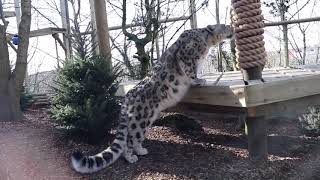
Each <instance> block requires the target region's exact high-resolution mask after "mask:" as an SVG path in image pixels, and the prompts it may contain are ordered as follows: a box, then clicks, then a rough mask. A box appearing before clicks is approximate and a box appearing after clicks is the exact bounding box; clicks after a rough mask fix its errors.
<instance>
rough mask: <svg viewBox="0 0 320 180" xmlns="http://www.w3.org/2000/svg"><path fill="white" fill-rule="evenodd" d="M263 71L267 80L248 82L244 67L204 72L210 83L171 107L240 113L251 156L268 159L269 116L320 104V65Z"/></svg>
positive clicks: (297, 112) (126, 86)
mask: <svg viewBox="0 0 320 180" xmlns="http://www.w3.org/2000/svg"><path fill="white" fill-rule="evenodd" d="M262 74H263V76H262V77H263V79H264V82H262V81H260V80H259V81H250V82H249V84H248V85H246V84H245V83H244V81H243V79H242V74H241V72H240V71H238V72H226V73H224V74H223V75H222V76H221V74H219V73H215V74H207V75H204V76H203V77H202V78H204V79H206V80H207V84H206V85H204V86H201V87H192V88H191V89H190V90H189V92H188V94H187V95H186V97H185V98H184V99H183V100H182V102H180V103H179V104H178V105H177V106H175V107H172V108H170V109H168V111H175V112H192V111H193V112H209V113H228V114H233V115H238V117H239V120H240V119H242V120H245V125H246V134H247V137H248V151H249V157H250V158H252V159H254V160H261V159H266V158H267V155H268V151H267V149H268V148H267V144H268V141H267V130H266V129H267V128H266V127H267V120H268V119H270V118H273V117H279V116H282V117H285V116H287V115H291V116H292V115H300V114H301V113H304V112H305V111H306V110H307V107H308V106H313V105H319V104H320V65H306V66H300V67H296V68H276V69H264V71H263V73H262ZM219 77H220V79H219ZM137 83H138V81H135V82H125V83H122V84H121V85H120V87H119V89H118V92H117V95H118V96H124V95H125V94H126V93H127V92H128V91H129V90H130V89H131V88H133V87H134V86H135V85H136V84H137ZM283 115H284V116H283Z"/></svg>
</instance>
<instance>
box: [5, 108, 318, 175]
mask: <svg viewBox="0 0 320 180" xmlns="http://www.w3.org/2000/svg"><path fill="white" fill-rule="evenodd" d="M25 117H26V118H25V119H24V120H23V121H22V122H15V123H0V180H47V179H48V180H64V179H65V180H69V179H70V180H72V179H88V180H91V179H92V180H94V179H104V180H105V179H107V180H109V179H110V180H111V179H119V180H126V179H141V180H145V179H146V180H148V179H150V180H151V179H165V180H167V179H174V180H176V179H208V180H214V179H237V180H238V179H254V180H256V179H306V180H309V179H319V177H320V138H319V137H305V136H303V135H302V134H301V131H300V129H299V125H298V122H297V121H296V120H288V119H274V120H270V121H269V126H268V133H269V137H268V147H269V157H268V161H265V162H252V161H250V160H249V158H248V151H247V149H246V148H247V143H246V142H247V141H246V137H245V136H243V135H242V133H241V131H239V130H235V126H236V119H235V118H221V117H220V118H218V117H215V118H213V117H210V116H198V118H197V120H198V121H199V122H200V124H201V125H202V126H203V131H193V132H189V133H185V132H179V131H178V130H176V129H174V128H170V127H164V126H155V127H153V128H152V129H151V130H150V133H149V134H148V139H147V140H146V141H145V146H146V147H147V148H148V149H149V154H148V155H147V156H144V157H140V159H139V161H138V162H137V163H135V164H128V163H127V162H125V161H124V160H123V159H119V160H118V161H117V162H116V163H115V164H113V165H112V166H110V167H108V168H106V169H104V170H102V171H100V172H98V173H95V174H91V175H80V174H78V173H76V172H74V171H73V170H72V169H71V168H70V154H71V153H72V151H74V150H75V149H77V150H81V151H83V152H84V153H89V154H93V153H97V152H99V151H101V150H103V149H104V148H105V147H106V146H107V144H108V140H105V141H104V142H103V143H101V144H99V145H95V146H93V145H89V144H86V143H83V142H80V141H78V140H76V139H70V138H69V137H68V136H67V135H66V134H65V133H64V132H63V131H62V130H61V129H57V128H55V127H54V124H53V123H52V122H51V121H50V119H49V118H48V116H47V114H46V113H45V111H44V110H30V111H28V112H26V113H25Z"/></svg>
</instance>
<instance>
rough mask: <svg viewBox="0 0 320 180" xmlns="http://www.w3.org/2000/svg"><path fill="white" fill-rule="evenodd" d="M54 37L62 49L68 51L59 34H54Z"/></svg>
mask: <svg viewBox="0 0 320 180" xmlns="http://www.w3.org/2000/svg"><path fill="white" fill-rule="evenodd" d="M52 37H53V38H54V39H55V40H56V41H57V42H58V43H59V45H60V46H61V47H62V49H63V50H64V51H67V49H66V47H65V46H64V44H63V41H62V40H61V39H60V38H59V34H58V33H54V34H52Z"/></svg>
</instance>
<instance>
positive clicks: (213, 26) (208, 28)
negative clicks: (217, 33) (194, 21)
mask: <svg viewBox="0 0 320 180" xmlns="http://www.w3.org/2000/svg"><path fill="white" fill-rule="evenodd" d="M215 29H216V25H208V26H207V30H208V31H209V32H210V33H214V30H215Z"/></svg>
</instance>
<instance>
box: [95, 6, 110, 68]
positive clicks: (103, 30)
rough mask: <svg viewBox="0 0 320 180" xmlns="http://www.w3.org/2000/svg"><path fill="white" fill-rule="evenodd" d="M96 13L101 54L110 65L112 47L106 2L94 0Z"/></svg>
mask: <svg viewBox="0 0 320 180" xmlns="http://www.w3.org/2000/svg"><path fill="white" fill-rule="evenodd" d="M93 4H94V9H93V8H92V9H93V10H94V14H95V21H96V22H95V23H96V36H97V40H98V49H99V54H100V55H103V56H105V57H106V58H107V61H108V62H109V65H110V67H111V66H112V62H111V48H110V40H109V39H110V35H109V30H108V19H107V11H106V3H105V1H101V0H94V3H93Z"/></svg>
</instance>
